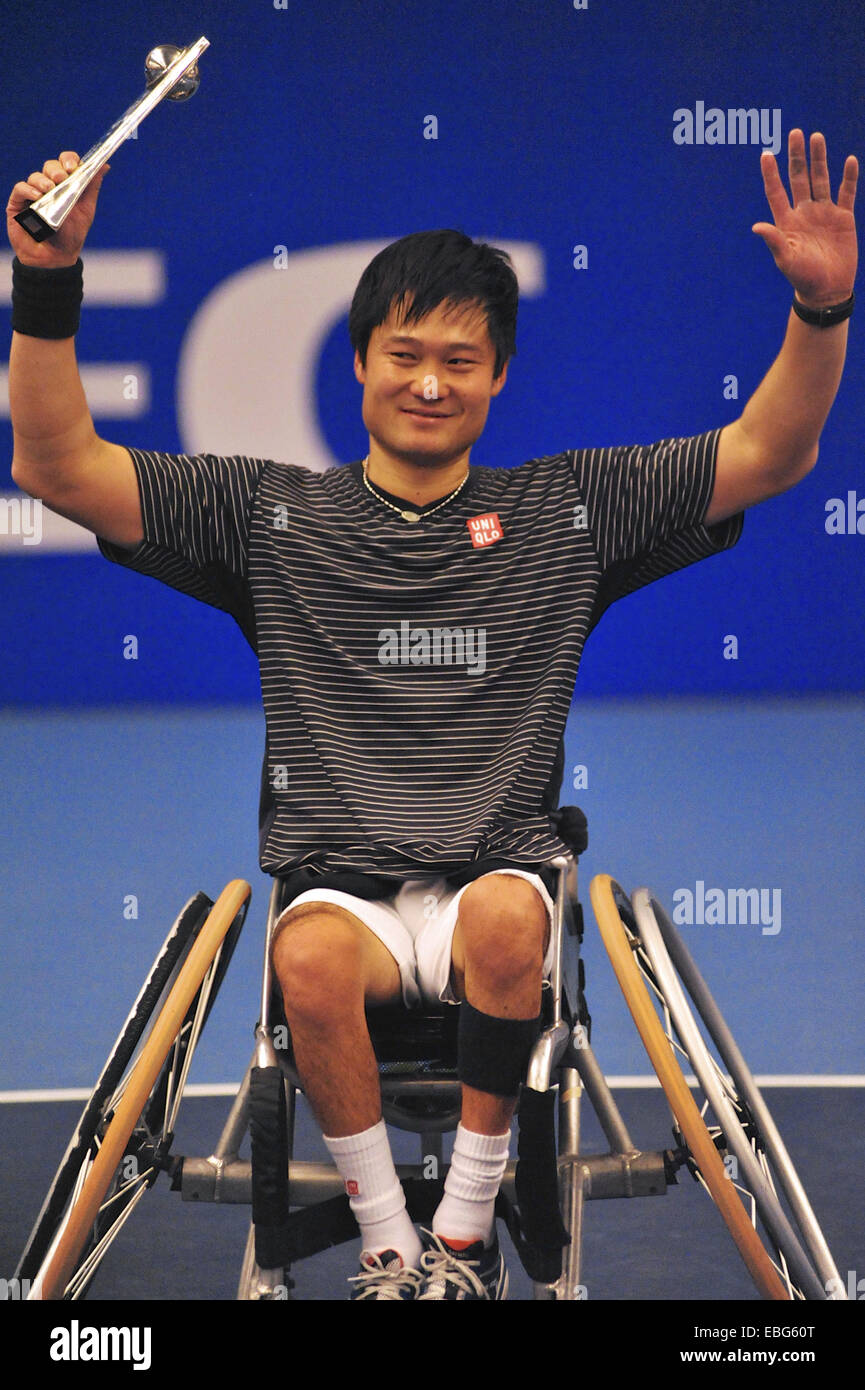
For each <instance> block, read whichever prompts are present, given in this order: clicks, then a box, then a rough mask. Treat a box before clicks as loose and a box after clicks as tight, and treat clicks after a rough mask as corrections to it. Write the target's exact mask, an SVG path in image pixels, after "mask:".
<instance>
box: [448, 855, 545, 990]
mask: <svg viewBox="0 0 865 1390" xmlns="http://www.w3.org/2000/svg"><path fill="white" fill-rule="evenodd" d="M459 926H460V932H461V935H462V942H463V949H464V952H465V958H466V962H467V963H470V965H471V968H472V970H473V971H474V972H475V973H476V974H477V973H482V974H483V975H484V977H485V978H486V979H488V980H490V981H491V982H492V981H497V982H499V983H501V984H507V983H509V982H510V981H513V980H517V979H520V978H523V977H525V976H526V975H528V974H532V973H535V972H539V971H540V970H541V968H542V966H543V960H544V953H545V950H546V945H547V939H548V935H549V922H548V919H547V911H546V907H545V906H544V902H543V899H542V898H541V896H540V894H539V893H538V891H537V889H536V888H534V887H533V885H532V884H531V883H529V882H527V880H526V879H524V878H517V877H516V876H514V875H510V874H507V875H505V874H499V875H496V876H495V877H492V878H489V879H476V880H475V882H474V883H470V884H469V886H468V888H466V890H465V892H464V893H463V896H462V898H461V899H460V907H459Z"/></svg>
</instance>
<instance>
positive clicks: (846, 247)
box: [751, 129, 859, 309]
mask: <svg viewBox="0 0 865 1390" xmlns="http://www.w3.org/2000/svg"><path fill="white" fill-rule="evenodd" d="M788 155H789V176H790V192H791V194H792V197H793V205H792V207H791V206H790V202H789V200H788V198H787V193H786V190H785V188H784V184H783V183H782V181H781V175H780V174H779V172H778V166H777V163H776V162H775V156H774V155H773V154H771V153H770V152H769V151H768V150H764V151H763V154H762V157H761V159H760V168H761V171H762V174H763V186H764V188H765V190H766V198H767V200H768V203H769V207H770V209H771V211H772V216H773V217H774V219H775V225H774V226H773V225H772V223H771V222H755V223H754V226H753V227H752V228H751V231H752V232H756V233H757V235H758V236H761V237H762V238H763V240H764V241H765V243H766V245H767V246H768V248H769V250H770V251H771V252H772V255H773V256H774V258H775V264H776V265H777V267H778V269H779V270H780V271H781V273H782V274H783V275H786V277H787V279H788V280H789V281H790V283H791V285H792V286H793V288H794V290H795V291H796V296H797V298H798V299H799V300H801V302H802V303H803V304H806V305H808V307H809V308H814V309H822V308H825V307H827V306H828V305H830V304H840V303H841V302H842V301H843V300H845V299H849V298H850V295H851V294H852V293H853V282H854V280H855V278H856V262H857V249H856V222H855V219H854V217H853V203H854V201H855V198H856V182H857V178H858V175H859V165H858V162H857V160H856V157H855V155H852V154H851V155H848V157H847V160H846V162H845V164H844V174H843V177H842V179H841V186H840V188H839V189H838V201H837V203H833V202H832V190H831V188H830V186H829V169H828V165H827V163H826V141H825V139H824V137H823V136H822V135H821V134H820V133H819V132H817V131H815V132H814V134H813V135H812V136H811V172H810V176H809V173H808V156H807V153H806V150H805V135H804V132H803V131H801V130H798V129H797V130H791V131H790V136H789V140H788Z"/></svg>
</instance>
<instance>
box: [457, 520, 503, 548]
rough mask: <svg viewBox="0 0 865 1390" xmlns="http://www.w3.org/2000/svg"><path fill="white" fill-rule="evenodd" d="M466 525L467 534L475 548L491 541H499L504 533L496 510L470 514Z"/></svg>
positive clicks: (489, 543) (490, 543)
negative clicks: (477, 514) (481, 513)
mask: <svg viewBox="0 0 865 1390" xmlns="http://www.w3.org/2000/svg"><path fill="white" fill-rule="evenodd" d="M466 526H467V527H468V528H469V535H470V536H471V538H472V545H473V546H475V548H477V547H478V546H482V545H492V543H493V541H500V540H501V538H502V536H503V535H504V531H503V530H502V523H501V522H500V521H499V514H498V512H484V513H483V515H482V516H470V517H469V519H468V521H467V522H466Z"/></svg>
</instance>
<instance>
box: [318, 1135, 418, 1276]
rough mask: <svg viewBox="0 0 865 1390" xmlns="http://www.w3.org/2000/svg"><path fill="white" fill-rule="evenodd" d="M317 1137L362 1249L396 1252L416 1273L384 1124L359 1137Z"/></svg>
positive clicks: (411, 1233)
mask: <svg viewBox="0 0 865 1390" xmlns="http://www.w3.org/2000/svg"><path fill="white" fill-rule="evenodd" d="M322 1138H323V1139H324V1142H325V1144H326V1145H327V1147H328V1151H329V1153H330V1156H331V1158H332V1159H333V1161H334V1163H335V1165H336V1168H337V1171H338V1172H339V1174H340V1176H341V1177H342V1178H343V1180H344V1182H345V1190H346V1192H347V1193H348V1200H349V1206H350V1207H351V1209H352V1212H353V1214H354V1217H355V1219H356V1221H357V1224H358V1226H359V1227H360V1234H361V1241H362V1244H363V1249H364V1250H365V1251H371V1252H373V1253H374V1254H376V1255H378V1254H380V1253H381V1252H382V1251H384V1250H396V1252H397V1254H398V1255H400V1256H401V1257H402V1262H403V1264H404V1265H405V1266H406V1268H411V1269H417V1268H419V1264H420V1254H421V1243H420V1237H419V1236H418V1233H417V1231H416V1230H415V1228H414V1225H413V1224H412V1221H411V1218H410V1216H409V1214H408V1212H407V1210H406V1205H405V1193H404V1191H403V1188H402V1184H401V1182H400V1180H399V1178H398V1177H397V1173H396V1168H395V1167H394V1163H393V1158H392V1156H391V1151H390V1141H389V1139H388V1137H387V1127H386V1125H385V1122H384V1120H379V1122H378V1124H376V1125H373V1126H372V1128H371V1129H365V1130H363V1131H362V1133H360V1134H349V1135H346V1136H345V1138H340V1139H330V1138H328V1136H327V1135H326V1134H324V1135H322Z"/></svg>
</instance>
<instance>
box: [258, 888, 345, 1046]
mask: <svg viewBox="0 0 865 1390" xmlns="http://www.w3.org/2000/svg"><path fill="white" fill-rule="evenodd" d="M271 959H272V961H273V969H274V972H275V974H276V978H277V979H278V981H279V984H280V988H281V989H282V996H283V1002H284V1004H285V1012H286V1017H287V1018H288V1020H289V1023H290V1022H291V1020H292V1018H295V1019H298V1020H306V1021H317V1022H323V1021H325V1020H327V1019H328V1018H333V1016H334V1015H335V1013H336V1012H337V1011H341V1012H344V1011H345V1009H346V1006H347V1005H350V1004H351V1003H352V1002H353V996H354V995H355V994H356V995H357V1000H358V1001H359V1002H360V1003H362V1002H363V990H362V985H361V968H360V950H359V946H358V941H357V933H356V932H355V930H354V929H353V927H352V924H351V922H349V921H348V920H347V919H346V918H344V917H342V916H340V915H339V914H338V913H333V912H328V911H322V909H321V908H315V907H314V905H312V904H311V905H310V910H309V911H306V912H305V911H304V908H303V906H301V907H300V908H298V909H297V912H296V913H292V912H291V911H290V910H289V912H288V913H286V914H285V916H284V918H283V919H282V920H281V921H280V923H279V924H278V927H277V935H276V938H275V940H274V944H273V947H272V951H271Z"/></svg>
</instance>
